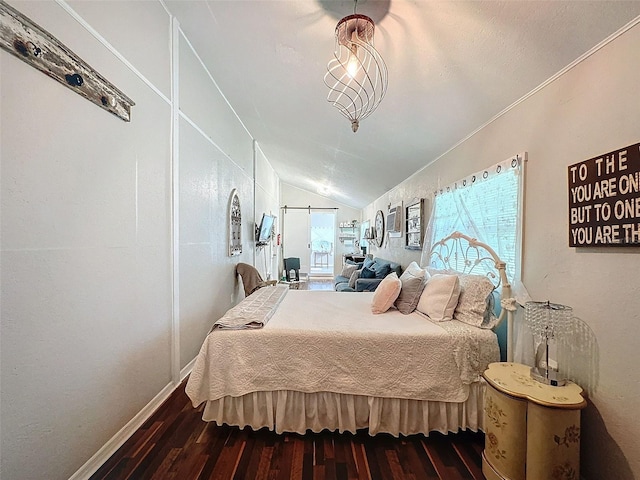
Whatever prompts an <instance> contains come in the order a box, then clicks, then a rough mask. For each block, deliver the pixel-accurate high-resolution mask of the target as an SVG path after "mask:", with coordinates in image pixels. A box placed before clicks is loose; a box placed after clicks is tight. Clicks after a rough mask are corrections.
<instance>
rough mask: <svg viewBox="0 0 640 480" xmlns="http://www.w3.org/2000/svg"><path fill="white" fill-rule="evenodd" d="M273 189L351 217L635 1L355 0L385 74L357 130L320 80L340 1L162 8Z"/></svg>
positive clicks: (624, 18)
mask: <svg viewBox="0 0 640 480" xmlns="http://www.w3.org/2000/svg"><path fill="white" fill-rule="evenodd" d="M166 3H167V6H168V8H169V9H170V10H171V12H172V13H173V14H174V15H175V16H176V17H177V19H178V21H179V22H180V26H181V28H182V30H183V31H184V33H185V35H186V36H187V38H188V39H189V41H190V42H191V43H192V45H193V46H194V48H195V49H196V50H197V52H198V54H199V55H200V57H201V58H202V60H203V62H204V63H205V65H206V66H207V68H208V69H209V71H210V72H211V74H212V76H213V77H214V79H215V81H216V83H217V84H218V86H219V88H220V89H221V91H222V92H223V93H224V95H225V96H226V98H227V100H228V101H229V103H230V104H231V106H232V107H233V108H234V110H235V111H236V112H237V114H238V116H239V117H240V119H241V120H242V121H243V123H244V124H245V126H246V127H247V129H248V130H249V132H250V133H251V135H252V136H253V137H254V138H255V139H256V140H257V141H258V142H259V144H260V147H261V149H262V150H263V152H264V153H265V155H266V156H267V158H268V159H269V161H270V162H271V163H272V165H273V167H274V168H275V169H276V171H277V172H278V174H279V176H280V178H281V180H282V181H283V182H285V183H288V184H292V185H295V186H297V187H300V188H302V189H305V190H309V191H311V192H314V193H321V194H323V195H325V196H328V197H331V198H333V199H334V200H336V201H338V202H341V203H343V204H347V205H350V206H353V207H363V206H365V205H367V204H368V203H370V202H372V201H373V200H375V199H376V198H378V197H379V196H380V195H382V194H383V193H385V192H386V191H388V190H389V189H390V188H392V187H393V186H395V185H397V184H398V183H400V182H401V181H402V180H404V179H406V178H407V177H409V176H411V175H412V174H413V173H415V172H416V171H418V170H420V169H421V168H422V167H424V166H425V165H427V164H429V163H431V162H433V161H434V160H436V159H437V158H438V157H439V156H440V155H442V154H443V153H444V152H446V151H447V150H449V149H450V148H451V147H453V146H454V145H455V144H456V143H458V142H459V141H460V140H462V139H464V138H465V137H467V136H468V135H469V134H471V133H472V132H474V131H475V130H476V129H478V128H479V127H481V126H482V125H484V124H485V123H487V122H488V121H489V120H491V119H492V118H493V117H495V116H496V115H497V114H498V113H500V112H501V111H503V110H504V109H505V108H507V107H509V106H510V105H512V104H513V103H514V102H516V101H517V100H518V99H520V98H522V97H523V96H524V95H526V94H527V93H528V92H530V91H532V90H533V89H535V88H536V87H537V86H539V85H540V84H542V83H543V82H545V81H546V80H547V79H549V78H550V77H552V76H553V75H555V74H556V73H558V72H559V71H561V70H562V69H563V68H564V67H566V66H567V65H569V64H571V63H572V62H574V61H575V60H576V59H578V58H579V57H581V56H582V55H583V54H585V53H586V52H588V51H589V50H590V49H592V48H593V47H594V46H596V45H597V44H599V43H600V42H602V41H603V40H604V39H606V38H607V37H608V36H610V35H611V34H613V33H614V32H616V31H618V30H619V29H620V28H621V27H623V26H625V25H626V24H628V23H629V22H630V21H632V20H634V18H636V17H637V16H638V15H640V1H637V0H634V1H583V0H577V1H576V0H571V1H564V0H552V1H543V0H539V1H516V0H511V1H487V0H477V1H426V0H360V1H358V3H357V13H361V14H364V15H368V16H369V17H371V18H372V19H373V20H374V21H375V23H376V32H375V45H376V48H377V49H378V51H379V52H380V53H381V54H382V56H383V58H384V60H385V62H386V64H387V67H388V71H389V87H388V91H387V94H386V96H385V98H384V99H383V101H382V103H381V104H380V106H379V108H378V109H377V110H376V111H375V112H374V113H373V114H372V115H371V116H370V117H368V118H367V119H365V120H363V121H362V122H361V124H360V129H359V130H358V132H357V133H353V132H352V131H351V125H350V123H349V121H348V120H347V119H345V118H344V117H342V116H341V115H340V114H339V112H338V110H337V109H335V108H334V107H332V106H331V104H329V103H328V102H327V100H326V97H327V93H328V89H327V87H326V86H325V85H324V83H323V76H324V74H325V72H326V65H327V62H328V61H329V59H330V58H331V56H332V54H333V50H334V36H333V34H334V30H335V26H336V23H337V22H338V21H339V20H340V18H342V17H344V16H346V15H350V14H352V13H353V11H354V2H353V1H343V0H336V1H331V0H255V1H248V0H235V1H219V0H207V1H205V0H201V1H185V0H169V1H167V2H166Z"/></svg>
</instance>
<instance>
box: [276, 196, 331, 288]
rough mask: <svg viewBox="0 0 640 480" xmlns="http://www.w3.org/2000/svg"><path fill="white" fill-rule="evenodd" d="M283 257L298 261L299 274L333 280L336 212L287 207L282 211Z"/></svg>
mask: <svg viewBox="0 0 640 480" xmlns="http://www.w3.org/2000/svg"><path fill="white" fill-rule="evenodd" d="M282 216H283V218H284V224H283V245H282V246H283V257H282V258H289V257H297V258H300V272H302V273H308V274H309V276H316V277H318V276H319V277H323V276H326V277H333V275H334V273H333V272H334V264H335V238H336V213H335V211H333V209H332V210H331V211H326V210H321V209H317V210H314V209H313V208H311V209H307V208H304V209H296V208H292V207H289V208H288V209H286V210H285V211H284V212H283V215H282ZM281 268H282V267H281Z"/></svg>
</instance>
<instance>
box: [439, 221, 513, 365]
mask: <svg viewBox="0 0 640 480" xmlns="http://www.w3.org/2000/svg"><path fill="white" fill-rule="evenodd" d="M428 261H429V267H432V268H435V269H438V270H454V271H455V272H457V273H464V274H475V275H485V276H486V277H487V278H488V279H489V280H491V283H493V285H494V286H495V289H498V290H499V291H500V305H501V307H502V308H501V310H500V317H499V318H498V324H497V325H496V327H495V328H497V326H498V325H500V324H501V323H502V321H503V320H504V319H505V318H506V319H507V361H509V362H511V361H513V316H514V312H515V310H516V301H515V299H514V298H513V295H512V293H511V284H510V283H509V281H508V280H507V274H506V263H505V262H504V261H503V260H501V259H500V257H498V254H497V253H496V252H495V250H494V249H493V248H491V247H490V246H489V245H487V244H486V243H482V242H479V241H478V240H476V239H475V238H471V237H470V236H468V235H465V234H464V233H461V232H453V233H452V234H451V235H449V236H447V237H445V238H443V239H441V240H439V241H437V242H436V243H434V244H433V245H432V246H431V250H430V251H429V256H428ZM495 328H494V330H495Z"/></svg>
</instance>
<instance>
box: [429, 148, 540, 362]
mask: <svg viewBox="0 0 640 480" xmlns="http://www.w3.org/2000/svg"><path fill="white" fill-rule="evenodd" d="M525 164H526V153H523V154H519V155H516V156H514V157H512V158H509V159H507V160H504V161H502V162H500V163H497V164H495V165H493V166H492V167H489V168H487V169H486V170H482V171H480V172H477V173H474V174H473V175H470V176H468V177H466V178H463V179H461V180H458V181H457V182H455V183H453V184H452V185H449V186H447V187H444V188H441V189H440V190H438V191H437V192H434V193H435V198H434V202H433V209H432V212H431V217H430V218H429V223H428V225H427V230H426V232H425V238H424V243H423V245H424V248H423V250H422V258H421V261H420V263H421V265H422V266H426V265H427V264H428V261H429V252H430V251H431V245H432V244H433V243H434V242H436V241H438V240H440V239H441V238H444V237H445V236H447V235H449V234H450V233H451V232H453V231H456V230H457V231H460V232H462V233H465V234H467V235H469V236H470V237H473V238H476V239H478V240H479V241H481V242H483V243H486V244H487V245H489V246H491V247H492V248H493V249H494V250H495V251H496V253H497V254H498V256H499V257H500V258H501V259H502V260H504V261H505V262H506V264H507V265H506V274H507V278H508V280H509V282H510V283H511V287H512V292H513V296H514V297H515V299H516V301H517V302H518V303H519V304H520V305H524V304H525V303H526V302H527V301H529V300H531V298H530V297H529V294H528V292H527V289H526V288H525V286H524V285H523V284H522V281H521V263H522V224H523V218H522V212H523V203H524V195H523V194H524V173H525ZM519 310H520V309H519ZM516 315H517V317H520V316H521V315H522V312H517V314H516ZM521 323H522V322H520V321H517V319H516V322H515V328H514V330H515V331H514V332H512V333H513V338H514V339H515V349H514V358H515V359H516V361H522V362H523V363H530V361H531V360H530V359H531V358H532V356H533V345H532V342H531V337H530V336H529V335H528V334H527V332H526V331H525V329H524V328H520V326H521Z"/></svg>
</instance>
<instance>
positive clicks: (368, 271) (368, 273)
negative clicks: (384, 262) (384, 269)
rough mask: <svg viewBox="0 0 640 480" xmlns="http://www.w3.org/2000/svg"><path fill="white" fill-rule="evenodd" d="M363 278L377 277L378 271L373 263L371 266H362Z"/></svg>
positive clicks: (361, 274) (361, 275)
mask: <svg viewBox="0 0 640 480" xmlns="http://www.w3.org/2000/svg"><path fill="white" fill-rule="evenodd" d="M360 277H361V278H376V271H375V270H374V269H373V265H371V266H369V267H362V273H360Z"/></svg>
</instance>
